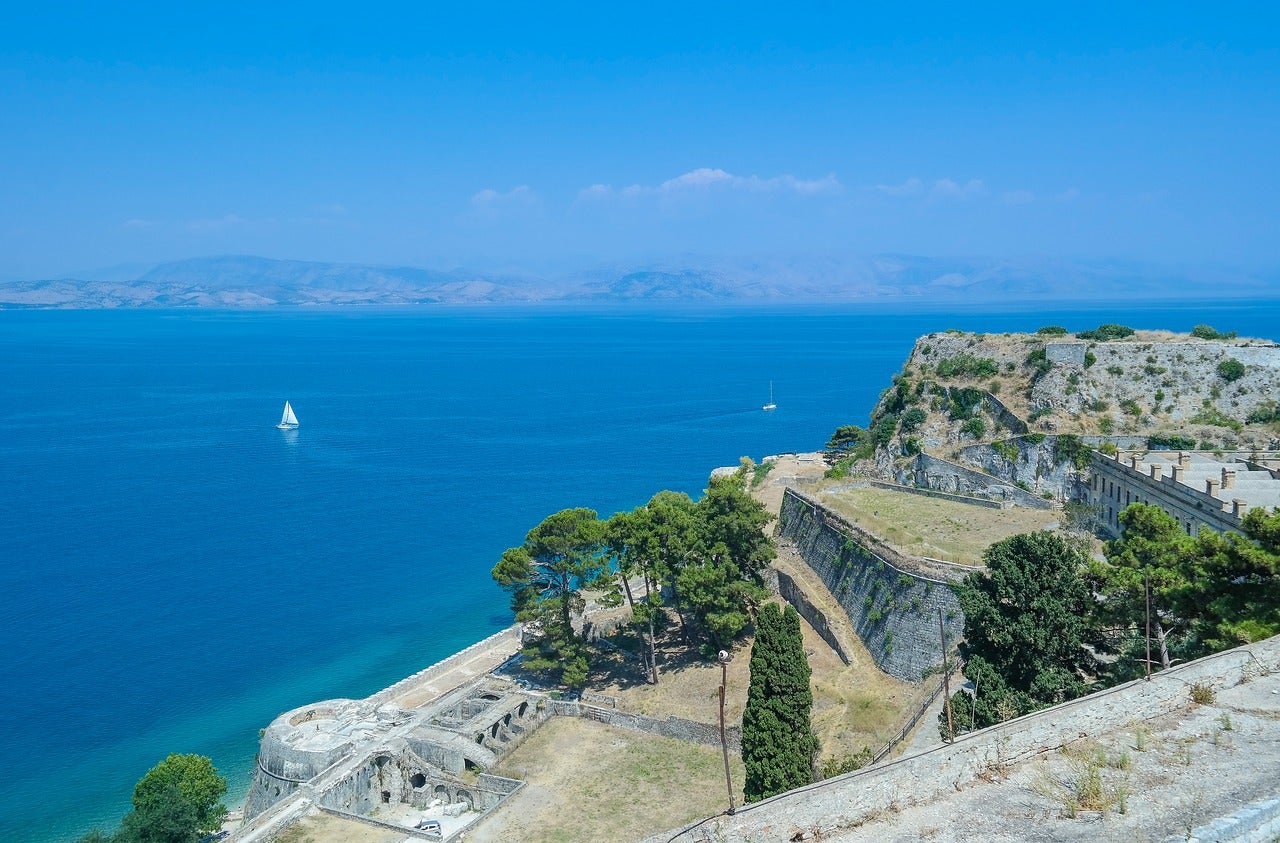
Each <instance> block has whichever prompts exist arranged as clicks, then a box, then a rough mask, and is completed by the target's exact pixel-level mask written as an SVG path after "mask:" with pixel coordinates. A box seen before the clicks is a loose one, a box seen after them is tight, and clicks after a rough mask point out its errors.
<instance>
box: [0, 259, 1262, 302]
mask: <svg viewBox="0 0 1280 843" xmlns="http://www.w3.org/2000/svg"><path fill="white" fill-rule="evenodd" d="M86 275H87V276H88V277H86V278H63V279H48V280H35V281H20V282H9V283H0V308H15V307H34V308H119V307H220V308H235V307H246V308H259V307H276V306H302V305H324V306H332V305H420V304H436V303H439V304H481V303H521V302H523V303H538V302H633V301H653V302H681V301H684V302H726V303H727V302H771V301H777V302H831V303H836V302H849V301H870V300H886V299H925V300H929V301H949V300H956V301H958V300H964V301H968V302H975V301H984V300H993V301H1002V300H1010V299H1046V298H1048V299H1059V300H1071V299H1084V298H1104V297H1107V296H1111V295H1114V293H1115V291H1116V290H1118V289H1123V290H1124V291H1125V293H1126V295H1137V296H1144V295H1160V296H1162V297H1165V298H1168V297H1169V296H1170V290H1184V291H1187V293H1186V294H1187V295H1188V296H1192V295H1195V294H1198V295H1203V292H1202V291H1203V290H1212V292H1213V294H1214V295H1215V296H1218V297H1227V296H1240V297H1247V296H1255V297H1257V296H1267V295H1273V294H1274V293H1273V290H1274V289H1275V285H1274V284H1272V283H1271V281H1270V280H1269V279H1267V278H1262V277H1256V276H1253V275H1249V274H1242V273H1231V272H1208V271H1198V272H1196V273H1183V274H1170V273H1168V272H1167V271H1161V270H1157V269H1153V268H1150V267H1133V266H1125V265H1121V264H1105V263H1096V262H1095V263H1083V262H1070V261H1049V260H1020V261H1014V260H998V259H990V258H974V259H938V258H923V257H913V256H905V255H875V256H869V257H804V258H770V259H741V260H732V261H730V260H717V259H707V258H696V257H690V258H686V259H681V260H672V261H666V262H659V263H651V264H646V265H622V266H615V267H604V268H595V269H589V270H583V271H577V272H572V273H560V274H556V273H533V272H521V271H513V272H472V271H467V270H461V269H459V270H449V271H435V270H429V269H422V268H417V267H403V266H399V267H397V266H374V265H367V264H352V263H320V262H314V261H293V260H274V259H270V258H261V257H249V256H220V257H210V258H193V259H190V260H182V261H174V262H170V263H163V264H160V265H158V266H154V267H151V268H149V269H145V270H138V271H136V272H135V271H131V270H129V269H127V268H122V267H115V268H112V269H110V270H103V271H101V272H98V273H86ZM124 275H129V276H132V277H128V278H125V277H123V276H124ZM1198 291H1200V292H1198Z"/></svg>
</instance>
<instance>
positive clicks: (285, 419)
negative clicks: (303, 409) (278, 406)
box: [276, 401, 298, 430]
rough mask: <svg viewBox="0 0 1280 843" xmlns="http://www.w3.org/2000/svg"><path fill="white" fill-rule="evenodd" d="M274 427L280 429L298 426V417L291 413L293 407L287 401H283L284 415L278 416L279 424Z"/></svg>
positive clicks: (292, 428)
mask: <svg viewBox="0 0 1280 843" xmlns="http://www.w3.org/2000/svg"><path fill="white" fill-rule="evenodd" d="M276 427H278V428H280V429H281V430H295V429H297V427H298V417H297V416H295V415H294V414H293V407H292V406H291V405H290V404H289V402H288V401H286V402H284V415H283V416H281V417H280V424H278V425H276Z"/></svg>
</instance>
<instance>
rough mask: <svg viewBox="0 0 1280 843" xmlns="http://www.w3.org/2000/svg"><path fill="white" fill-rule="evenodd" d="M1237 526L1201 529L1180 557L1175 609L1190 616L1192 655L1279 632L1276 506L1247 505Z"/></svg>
mask: <svg viewBox="0 0 1280 843" xmlns="http://www.w3.org/2000/svg"><path fill="white" fill-rule="evenodd" d="M1240 528H1241V530H1243V532H1244V535H1237V534H1235V533H1215V532H1213V531H1212V530H1201V531H1200V532H1199V533H1198V534H1197V535H1196V537H1195V539H1194V540H1193V541H1192V543H1191V546H1190V549H1189V552H1188V553H1187V554H1186V555H1185V557H1184V558H1185V564H1186V566H1185V568H1184V570H1183V576H1185V578H1186V580H1187V583H1188V587H1187V588H1186V589H1185V590H1184V591H1183V592H1182V594H1181V595H1180V596H1181V597H1182V600H1181V601H1180V603H1179V604H1178V609H1179V610H1180V611H1181V612H1183V613H1184V614H1185V615H1187V616H1189V617H1191V618H1192V621H1191V625H1192V636H1193V638H1194V639H1195V640H1196V641H1198V642H1199V644H1200V649H1199V652H1198V653H1197V655H1199V654H1207V653H1216V652H1218V651H1219V650H1226V649H1228V648H1231V647H1236V646H1239V645H1241V644H1248V643H1250V642H1253V641H1261V640H1262V639H1264V638H1269V637H1271V636H1272V635H1276V634H1278V633H1280V509H1272V510H1267V509H1266V508H1265V507H1263V508H1258V509H1252V510H1250V511H1249V512H1248V513H1247V514H1246V515H1245V517H1244V519H1243V520H1242V522H1241V524H1240Z"/></svg>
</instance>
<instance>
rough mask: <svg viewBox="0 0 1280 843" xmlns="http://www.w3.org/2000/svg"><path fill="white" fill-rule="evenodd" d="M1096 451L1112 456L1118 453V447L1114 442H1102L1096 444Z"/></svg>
mask: <svg viewBox="0 0 1280 843" xmlns="http://www.w3.org/2000/svg"><path fill="white" fill-rule="evenodd" d="M1098 453H1100V454H1106V455H1107V456H1109V457H1114V456H1115V455H1116V454H1118V453H1120V449H1119V448H1117V447H1116V443H1114V442H1103V443H1102V444H1101V445H1099V446H1098Z"/></svg>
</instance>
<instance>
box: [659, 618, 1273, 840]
mask: <svg viewBox="0 0 1280 843" xmlns="http://www.w3.org/2000/svg"><path fill="white" fill-rule="evenodd" d="M1278 670H1280V636H1278V637H1276V638H1271V639H1268V640H1266V641H1262V642H1258V643H1256V644H1249V645H1246V646H1244V647H1238V648H1236V649H1234V650H1228V651H1226V652H1223V653H1218V654H1217V655H1214V656H1209V657H1206V658H1203V659H1199V660H1197V661H1194V662H1189V663H1187V664H1185V665H1180V666H1178V667H1175V668H1172V669H1170V670H1166V671H1163V672H1161V673H1158V674H1156V675H1155V676H1153V677H1152V679H1151V681H1149V682H1147V681H1143V680H1141V679H1139V680H1136V681H1134V682H1129V683H1127V684H1125V685H1119V686H1116V687H1114V688H1110V689H1107V690H1105V691H1100V692H1098V693H1096V694H1092V695H1090V696H1087V697H1082V698H1080V699H1077V700H1072V701H1070V702H1066V703H1062V704H1061V705H1057V706H1054V707H1053V708H1049V709H1045V710H1044V711H1040V712H1036V713H1035V714H1029V715H1026V716H1024V717H1019V718H1017V719H1015V720H1010V721H1008V722H1006V723H1001V724H1000V725H998V726H992V727H991V728H988V729H982V730H980V731H977V732H972V733H969V734H967V735H963V736H961V737H959V738H957V740H956V741H955V743H953V744H948V745H944V746H941V747H938V748H937V749H933V750H929V751H927V752H922V753H920V754H917V755H912V756H908V757H906V758H901V759H898V760H896V761H891V762H889V763H886V764H882V765H880V766H877V767H871V768H867V769H864V770H861V771H858V772H854V773H849V774H846V775H844V776H838V777H836V778H832V779H827V780H825V781H822V782H818V783H816V784H813V785H809V786H807V787H802V788H797V789H796V790H793V791H790V792H788V793H785V794H782V795H780V796H775V797H773V798H771V799H765V800H763V801H760V802H755V803H752V804H749V805H745V806H743V807H741V808H739V809H738V810H737V812H736V813H735V814H734V815H733V816H719V817H713V818H710V819H708V820H704V821H702V822H700V823H697V824H695V825H693V826H689V827H687V828H685V829H683V830H673V831H671V832H665V833H663V834H660V835H656V836H654V837H652V838H649V843H657V841H664V843H666V841H682V843H703V841H712V840H715V841H727V843H738V842H739V841H741V843H746V841H752V843H768V841H789V840H813V839H823V838H825V837H834V836H836V835H837V834H838V832H839V831H840V830H841V829H849V828H854V827H857V826H859V825H861V824H862V823H864V822H866V821H868V820H869V819H871V818H873V817H875V816H877V815H879V814H883V813H885V812H887V811H892V810H897V809H901V808H905V807H909V806H912V805H918V804H924V803H927V802H929V801H931V800H933V799H935V798H938V797H940V796H942V795H944V794H948V793H952V792H954V791H957V790H960V789H961V788H963V787H964V786H965V785H967V784H969V783H971V782H973V781H974V780H975V779H977V778H979V777H981V776H993V775H994V776H998V775H1000V771H1001V770H1002V769H1004V768H1006V767H1008V766H1009V765H1012V764H1017V763H1019V762H1022V761H1025V760H1028V759H1030V758H1032V757H1034V756H1036V755H1039V754H1041V753H1045V752H1050V751H1053V750H1056V749H1058V748H1060V747H1062V746H1064V745H1066V744H1068V743H1070V742H1072V741H1074V740H1076V739H1078V738H1080V737H1084V736H1088V735H1097V734H1101V733H1105V732H1108V731H1112V730H1115V729H1120V728H1123V727H1125V726H1128V725H1129V724H1132V723H1134V722H1136V721H1142V720H1149V719H1153V718H1156V717H1159V716H1162V715H1165V714H1169V713H1172V712H1174V711H1177V710H1179V709H1181V708H1185V707H1187V706H1188V705H1189V704H1190V703H1191V693H1190V690H1191V687H1192V686H1193V685H1197V684H1198V685H1203V686H1208V687H1209V688H1212V689H1214V690H1215V691H1222V690H1223V689H1226V688H1230V687H1234V686H1235V685H1238V684H1239V683H1241V682H1244V681H1248V680H1250V679H1253V678H1256V677H1258V676H1263V675H1268V674H1272V673H1275V672H1276V671H1278Z"/></svg>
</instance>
